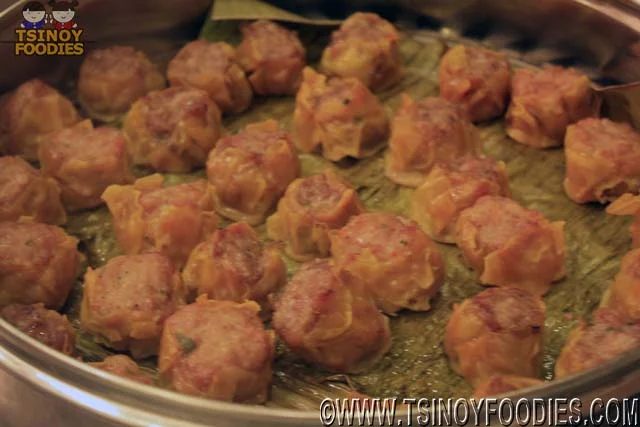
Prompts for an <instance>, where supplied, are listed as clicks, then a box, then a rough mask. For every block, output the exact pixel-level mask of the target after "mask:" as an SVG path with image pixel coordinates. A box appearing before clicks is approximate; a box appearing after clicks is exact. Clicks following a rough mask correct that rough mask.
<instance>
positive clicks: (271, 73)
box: [236, 20, 306, 95]
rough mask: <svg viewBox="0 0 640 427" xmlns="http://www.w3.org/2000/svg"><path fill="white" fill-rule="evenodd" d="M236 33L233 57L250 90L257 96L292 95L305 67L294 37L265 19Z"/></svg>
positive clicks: (297, 39) (304, 59) (243, 26)
mask: <svg viewBox="0 0 640 427" xmlns="http://www.w3.org/2000/svg"><path fill="white" fill-rule="evenodd" d="M240 30H241V31H242V36H243V38H242V42H241V43H240V45H239V46H238V47H237V49H236V57H237V60H238V63H239V64H240V66H241V67H242V68H243V69H244V70H245V72H246V73H247V74H248V75H249V82H250V83H251V86H252V87H253V90H254V91H255V92H256V93H257V94H260V95H293V94H295V93H296V91H297V90H298V86H299V85H300V80H301V78H302V69H303V68H304V66H305V64H306V58H305V54H306V52H305V49H304V46H302V43H301V42H300V39H299V38H298V35H297V34H296V33H295V32H293V31H289V30H287V29H286V28H284V27H283V26H281V25H278V24H276V23H275V22H272V21H267V20H259V21H255V22H252V23H250V24H244V25H242V26H241V27H240Z"/></svg>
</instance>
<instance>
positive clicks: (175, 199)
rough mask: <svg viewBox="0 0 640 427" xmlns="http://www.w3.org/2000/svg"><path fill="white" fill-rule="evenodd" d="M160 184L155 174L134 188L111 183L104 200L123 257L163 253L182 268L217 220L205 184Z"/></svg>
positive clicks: (161, 178)
mask: <svg viewBox="0 0 640 427" xmlns="http://www.w3.org/2000/svg"><path fill="white" fill-rule="evenodd" d="M163 181H164V178H163V177H162V176H161V175H159V174H155V175H150V176H147V177H144V178H141V179H139V180H137V181H136V182H135V183H134V184H133V185H124V186H123V185H112V186H110V187H109V188H107V189H106V191H105V192H104V194H103V195H102V198H103V199H104V201H105V202H106V203H107V207H108V208H109V211H110V212H111V215H112V217H113V226H114V231H115V235H116V239H117V241H118V245H119V246H120V248H121V249H122V250H123V251H124V252H125V253H126V254H139V253H142V252H149V251H158V252H162V253H164V254H165V255H167V256H168V257H169V258H170V259H171V261H173V262H174V264H175V265H176V266H177V267H178V268H180V267H182V266H183V265H184V263H185V262H186V261H187V258H188V257H189V254H190V253H191V251H192V250H193V248H194V247H195V246H196V245H197V244H198V243H200V242H201V241H203V240H204V239H206V238H207V237H208V236H209V235H210V234H211V233H213V232H214V230H215V229H216V224H217V223H218V216H217V215H216V214H215V212H214V210H213V196H212V194H211V188H210V186H209V185H208V183H207V181H205V180H203V179H200V180H196V181H193V182H187V183H183V184H177V185H172V186H167V187H165V186H164V185H163Z"/></svg>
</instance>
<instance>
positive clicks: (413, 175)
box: [385, 95, 481, 187]
mask: <svg viewBox="0 0 640 427" xmlns="http://www.w3.org/2000/svg"><path fill="white" fill-rule="evenodd" d="M480 153H481V141H480V138H479V135H478V132H477V129H476V128H475V127H474V126H473V124H472V123H471V122H470V121H469V118H468V116H467V113H466V111H465V109H464V107H462V106H461V105H459V104H454V103H453V102H451V101H447V100H446V99H444V98H438V97H428V98H424V99H421V100H419V101H414V100H413V99H411V98H410V97H409V96H408V95H404V96H403V101H402V106H401V107H400V108H399V109H398V111H396V114H395V116H394V117H393V121H392V123H391V138H390V139H389V150H388V151H387V154H386V157H385V175H386V176H387V178H389V179H390V180H392V181H394V182H396V183H398V184H401V185H406V186H408V187H417V186H419V185H420V184H421V183H422V182H423V181H424V179H425V178H426V176H427V174H428V173H429V172H430V171H431V169H432V168H433V167H434V166H435V165H436V164H437V163H438V162H444V161H449V160H454V159H458V158H460V157H464V156H474V155H479V154H480Z"/></svg>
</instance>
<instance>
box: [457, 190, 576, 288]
mask: <svg viewBox="0 0 640 427" xmlns="http://www.w3.org/2000/svg"><path fill="white" fill-rule="evenodd" d="M564 224H565V223H564V222H563V221H555V222H550V221H549V220H547V219H546V218H545V217H544V216H543V215H542V214H541V213H540V212H538V211H535V210H531V209H527V208H525V207H523V206H521V205H519V204H518V203H517V202H515V201H513V200H511V199H509V198H506V197H500V196H483V197H481V198H480V199H479V200H478V201H477V202H476V203H475V204H474V205H473V206H471V207H470V208H468V209H465V210H463V211H462V213H461V214H460V217H459V218H458V221H457V223H456V244H457V245H458V247H459V248H460V249H461V250H462V255H463V256H464V259H465V261H466V262H467V263H468V264H469V265H470V266H471V267H473V268H474V269H475V270H476V271H477V272H478V273H479V275H480V282H481V283H482V284H484V285H493V286H506V287H517V288H521V289H525V290H527V291H529V292H531V293H534V294H537V295H543V294H545V293H546V292H547V291H548V290H549V289H550V288H551V284H552V283H553V282H555V281H558V280H560V279H561V278H563V277H564V276H565V274H566V270H565V258H566V249H565V244H564Z"/></svg>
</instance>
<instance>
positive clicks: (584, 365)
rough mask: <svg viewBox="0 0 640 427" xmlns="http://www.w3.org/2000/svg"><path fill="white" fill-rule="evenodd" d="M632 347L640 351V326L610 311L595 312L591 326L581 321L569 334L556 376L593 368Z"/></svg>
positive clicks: (556, 367) (557, 366)
mask: <svg viewBox="0 0 640 427" xmlns="http://www.w3.org/2000/svg"><path fill="white" fill-rule="evenodd" d="M632 348H640V323H637V322H636V323H628V322H627V321H626V320H625V319H624V318H621V317H620V315H619V314H618V313H617V312H615V311H613V310H611V309H601V310H598V311H597V312H596V313H594V315H593V318H592V319H591V322H590V323H587V322H584V321H582V322H581V323H580V324H579V325H578V326H577V327H576V328H575V329H574V330H573V331H571V332H570V333H569V336H568V337H567V341H566V343H565V345H564V348H563V349H562V352H561V353H560V356H558V359H557V360H556V366H555V374H556V375H555V377H556V378H564V377H567V376H569V375H572V374H576V373H578V372H581V371H585V370H587V369H591V368H595V367H596V366H600V365H602V364H603V363H605V362H607V361H609V360H612V359H614V358H616V357H617V356H619V355H621V354H622V353H624V352H625V351H628V350H631V349H632Z"/></svg>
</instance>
